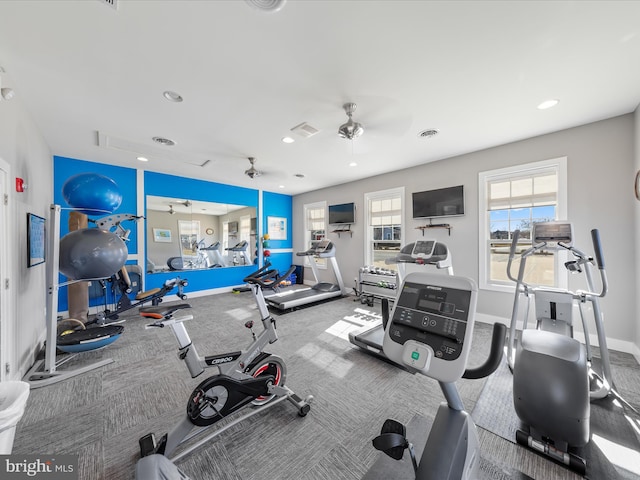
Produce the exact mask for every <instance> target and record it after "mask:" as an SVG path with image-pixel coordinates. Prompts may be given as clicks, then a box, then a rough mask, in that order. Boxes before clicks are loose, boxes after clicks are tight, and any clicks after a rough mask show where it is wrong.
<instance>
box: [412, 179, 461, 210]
mask: <svg viewBox="0 0 640 480" xmlns="http://www.w3.org/2000/svg"><path fill="white" fill-rule="evenodd" d="M412 195H413V218H434V217H453V216H456V215H464V186H463V185H458V186H456V187H448V188H439V189H437V190H427V191H425V192H413V194H412Z"/></svg>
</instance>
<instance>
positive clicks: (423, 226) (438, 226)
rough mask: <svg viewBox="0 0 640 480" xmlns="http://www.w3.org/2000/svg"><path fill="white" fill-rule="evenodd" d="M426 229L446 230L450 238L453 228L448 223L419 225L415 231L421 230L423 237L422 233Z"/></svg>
mask: <svg viewBox="0 0 640 480" xmlns="http://www.w3.org/2000/svg"><path fill="white" fill-rule="evenodd" d="M427 228H446V229H447V230H448V231H449V236H451V229H452V228H453V227H452V226H451V225H449V224H448V223H430V224H429V225H421V226H419V227H416V230H422V236H423V237H424V231H425V230H426V229H427Z"/></svg>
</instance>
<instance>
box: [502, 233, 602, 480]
mask: <svg viewBox="0 0 640 480" xmlns="http://www.w3.org/2000/svg"><path fill="white" fill-rule="evenodd" d="M531 235H532V246H531V247H530V248H528V249H526V250H525V251H523V252H522V253H521V254H520V267H519V270H518V276H517V278H514V276H513V275H512V273H511V265H512V262H513V260H514V258H515V254H516V248H517V243H518V239H519V238H520V231H519V230H516V231H515V232H514V235H513V240H512V242H511V249H510V252H509V261H508V264H507V275H508V277H509V278H510V279H511V280H513V281H514V282H516V295H515V300H514V304H513V312H512V316H511V325H510V328H509V342H508V348H507V362H508V365H509V367H510V368H511V370H512V372H513V402H514V407H515V410H516V413H517V415H518V417H519V418H520V420H522V422H523V423H524V424H525V425H527V426H528V432H527V431H524V430H518V431H517V432H516V441H517V442H518V443H519V444H521V445H524V446H527V447H529V448H531V449H533V450H535V451H536V452H538V453H541V454H543V455H546V456H547V457H549V458H551V459H553V460H554V461H556V462H559V463H561V464H564V465H566V466H568V467H569V468H571V469H573V470H575V471H577V472H579V473H581V474H583V475H584V473H585V471H586V462H585V460H584V459H583V458H581V457H579V456H578V455H576V454H575V453H572V452H570V451H569V448H570V447H583V446H585V445H586V444H587V443H588V442H589V436H590V426H589V419H590V400H593V399H599V398H604V397H606V396H607V395H608V394H609V393H610V392H611V388H612V386H613V381H612V377H611V368H610V362H609V351H608V349H607V338H606V335H605V331H604V321H603V318H602V311H601V309H600V304H599V301H598V300H599V298H601V297H604V296H605V294H606V293H607V288H608V283H607V276H606V271H605V266H604V257H603V255H602V248H601V244H600V235H599V232H598V230H595V229H594V230H591V237H592V241H593V248H594V252H595V256H596V260H597V267H598V269H599V271H600V279H601V289H600V291H599V292H596V288H595V284H594V281H593V275H592V271H591V270H592V268H593V267H594V259H593V258H592V257H591V256H588V255H586V254H585V253H583V252H581V251H580V250H578V249H577V248H575V247H574V246H573V245H572V243H573V226H572V224H571V223H568V222H543V223H535V224H534V225H533V228H532V231H531ZM549 251H552V252H553V251H555V252H559V251H566V252H570V253H571V254H572V255H573V259H572V260H569V261H567V262H566V263H565V264H564V265H565V267H566V269H567V270H568V271H569V272H571V273H572V274H580V273H584V274H585V279H586V285H587V290H586V291H583V290H577V291H571V290H561V289H556V288H549V287H542V286H537V287H532V286H531V285H529V284H527V283H526V282H525V280H524V276H525V273H526V265H527V259H529V258H531V257H532V256H533V255H534V254H540V253H543V252H549ZM522 296H525V297H526V298H527V302H526V306H525V312H526V313H525V316H524V320H523V326H522V332H521V338H520V341H519V342H516V323H517V320H518V317H519V309H520V304H519V302H520V298H521V297H522ZM532 297H533V298H534V302H535V312H536V313H535V315H536V324H535V328H527V323H528V322H527V320H528V318H527V317H528V313H529V308H530V302H531V298H532ZM576 303H577V305H578V307H579V312H580V317H581V320H582V325H583V331H584V336H585V344H584V345H583V344H581V343H580V342H579V341H578V340H576V339H575V338H573V317H574V314H573V310H574V308H573V307H574V304H576ZM587 303H589V304H590V305H591V307H592V310H593V318H594V322H595V326H596V333H597V337H598V345H599V347H600V358H601V372H596V371H595V370H594V364H593V361H592V352H591V346H590V343H589V329H588V324H587V320H586V317H585V312H584V310H585V304H587ZM516 343H517V344H516Z"/></svg>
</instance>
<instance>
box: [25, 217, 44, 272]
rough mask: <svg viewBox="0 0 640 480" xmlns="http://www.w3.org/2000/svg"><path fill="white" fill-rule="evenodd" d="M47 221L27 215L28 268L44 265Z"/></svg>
mask: <svg viewBox="0 0 640 480" xmlns="http://www.w3.org/2000/svg"><path fill="white" fill-rule="evenodd" d="M44 226H45V219H44V218H42V217H39V216H38V215H34V214H33V213H27V267H34V266H36V265H40V264H41V263H44V260H45V257H44V252H45V229H44Z"/></svg>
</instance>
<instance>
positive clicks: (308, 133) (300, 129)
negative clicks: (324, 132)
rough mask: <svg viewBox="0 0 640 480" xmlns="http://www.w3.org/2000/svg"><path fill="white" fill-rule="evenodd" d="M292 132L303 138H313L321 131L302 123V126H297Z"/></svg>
mask: <svg viewBox="0 0 640 480" xmlns="http://www.w3.org/2000/svg"><path fill="white" fill-rule="evenodd" d="M291 131H292V132H294V133H297V134H298V135H300V136H301V137H303V138H309V137H313V136H314V135H315V134H316V133H318V132H319V131H320V130H318V129H317V128H316V127H312V126H311V125H309V124H308V123H307V122H302V123H301V124H300V125H296V126H295V127H293V128H292V129H291Z"/></svg>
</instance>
